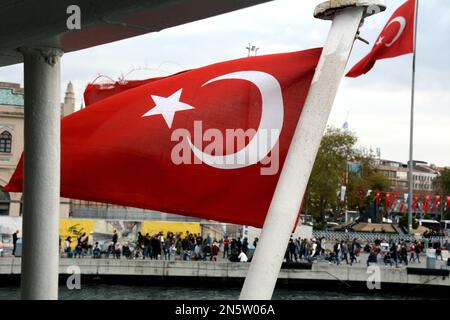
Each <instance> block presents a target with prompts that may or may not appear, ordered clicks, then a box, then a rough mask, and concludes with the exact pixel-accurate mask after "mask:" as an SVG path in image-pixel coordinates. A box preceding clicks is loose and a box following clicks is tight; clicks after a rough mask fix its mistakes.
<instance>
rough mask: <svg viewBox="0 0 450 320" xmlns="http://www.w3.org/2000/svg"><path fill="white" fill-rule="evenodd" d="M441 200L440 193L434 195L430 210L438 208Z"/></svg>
mask: <svg viewBox="0 0 450 320" xmlns="http://www.w3.org/2000/svg"><path fill="white" fill-rule="evenodd" d="M440 202H441V196H440V195H436V198H435V200H434V203H433V206H432V209H431V210H435V211H437V210H438V209H439V208H438V207H439V203H440Z"/></svg>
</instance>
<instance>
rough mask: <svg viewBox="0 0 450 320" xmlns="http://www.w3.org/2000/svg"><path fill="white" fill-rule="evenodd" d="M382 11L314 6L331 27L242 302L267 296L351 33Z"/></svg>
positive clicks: (362, 5)
mask: <svg viewBox="0 0 450 320" xmlns="http://www.w3.org/2000/svg"><path fill="white" fill-rule="evenodd" d="M385 7H386V6H385V0H350V1H345V2H342V1H328V2H325V3H322V4H321V5H319V6H317V7H316V10H315V13H314V16H315V17H316V18H320V19H326V20H333V23H332V26H331V29H330V32H329V34H328V38H327V41H326V43H325V46H324V48H323V52H322V55H321V57H320V60H319V63H318V66H317V68H316V72H315V75H314V78H313V80H312V83H311V87H310V89H309V93H308V97H307V98H306V101H305V105H304V107H303V111H302V115H301V117H300V120H299V122H298V124H297V128H296V130H295V133H294V136H293V138H292V141H291V145H290V147H289V151H288V154H287V156H286V161H285V163H284V166H283V169H282V171H281V175H280V178H279V180H278V184H277V187H276V189H275V193H274V195H273V198H272V202H271V204H270V207H269V211H268V213H267V216H266V220H265V222H264V226H263V229H262V232H261V236H260V239H259V242H258V247H257V250H256V251H255V254H254V256H253V259H252V263H251V265H250V268H249V270H248V273H247V276H246V279H245V282H244V285H243V287H242V291H241V295H240V299H242V300H254V299H260V300H268V299H271V297H272V294H273V290H274V288H275V284H276V281H277V278H278V274H279V272H280V268H281V264H282V263H283V258H284V253H285V251H286V248H287V245H288V241H289V236H290V234H291V232H292V230H293V229H294V224H295V221H296V219H297V215H298V212H299V210H300V206H301V201H302V199H303V196H304V193H305V189H306V185H307V183H308V180H309V176H310V174H311V170H312V167H313V164H314V160H315V158H316V155H317V151H318V149H319V145H320V142H321V140H322V136H323V132H324V130H325V127H326V124H327V121H328V117H329V114H330V112H331V107H332V105H333V101H334V98H335V96H336V93H337V89H338V87H339V83H340V81H341V79H342V77H343V76H344V71H345V67H346V65H347V61H348V58H349V56H350V52H351V49H352V47H353V43H354V40H355V37H356V35H357V31H358V29H359V27H360V24H361V21H362V19H363V18H364V17H365V16H367V15H370V14H374V13H378V12H380V11H382V10H384V9H385Z"/></svg>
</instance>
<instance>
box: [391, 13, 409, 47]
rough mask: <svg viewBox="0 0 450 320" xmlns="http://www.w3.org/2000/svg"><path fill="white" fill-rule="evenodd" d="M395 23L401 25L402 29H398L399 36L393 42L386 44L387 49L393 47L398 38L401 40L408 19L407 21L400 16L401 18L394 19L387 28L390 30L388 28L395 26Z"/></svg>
mask: <svg viewBox="0 0 450 320" xmlns="http://www.w3.org/2000/svg"><path fill="white" fill-rule="evenodd" d="M394 22H398V23H399V24H400V28H399V29H398V32H397V34H396V35H395V37H394V39H392V41H391V42H389V43H386V47H390V46H392V45H393V44H394V43H395V41H397V40H398V38H400V36H401V35H402V33H403V31H404V30H405V28H406V19H405V18H404V17H402V16H399V17H396V18H394V19H392V20H391V21H390V22H389V23H388V25H387V26H386V28H388V27H389V26H390V25H391V24H393V23H394Z"/></svg>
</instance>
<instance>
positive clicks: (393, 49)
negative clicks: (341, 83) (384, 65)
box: [347, 0, 415, 78]
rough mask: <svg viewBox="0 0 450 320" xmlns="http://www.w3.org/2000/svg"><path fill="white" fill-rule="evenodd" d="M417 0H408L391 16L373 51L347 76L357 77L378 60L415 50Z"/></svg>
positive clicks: (367, 70)
mask: <svg viewBox="0 0 450 320" xmlns="http://www.w3.org/2000/svg"><path fill="white" fill-rule="evenodd" d="M414 10H415V0H408V1H407V2H405V3H404V4H403V5H401V6H400V7H399V8H398V9H397V10H396V11H395V12H394V14H393V15H392V16H391V18H390V19H389V21H388V22H387V24H386V26H385V27H384V29H383V31H381V34H380V35H379V36H378V38H377V41H376V42H375V45H374V46H373V48H372V51H371V52H370V53H369V54H368V55H367V56H365V57H364V58H363V59H362V60H361V61H359V62H358V63H357V64H356V65H355V66H354V67H353V68H352V69H351V70H350V71H349V72H348V73H347V77H352V78H356V77H359V76H361V75H363V74H365V73H367V72H369V71H370V70H371V69H372V67H373V66H374V65H375V62H376V61H377V60H381V59H386V58H393V57H397V56H401V55H404V54H408V53H412V52H413V50H414Z"/></svg>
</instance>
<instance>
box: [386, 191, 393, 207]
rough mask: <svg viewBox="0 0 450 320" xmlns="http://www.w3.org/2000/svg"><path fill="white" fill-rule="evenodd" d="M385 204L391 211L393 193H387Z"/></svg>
mask: <svg viewBox="0 0 450 320" xmlns="http://www.w3.org/2000/svg"><path fill="white" fill-rule="evenodd" d="M385 203H386V209H390V208H391V204H392V203H391V193H390V192H386V197H385Z"/></svg>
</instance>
